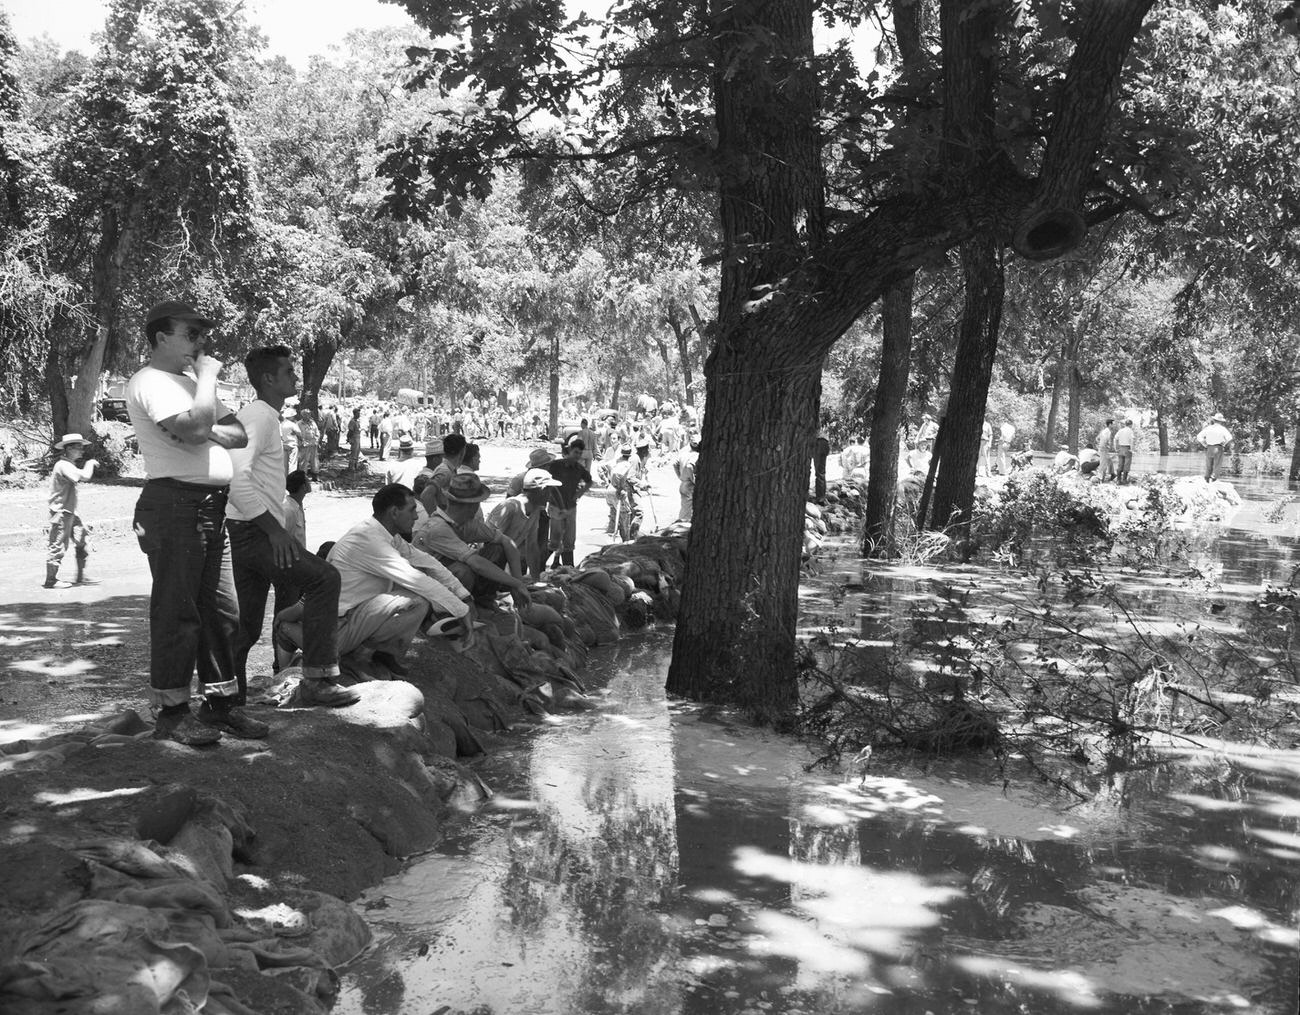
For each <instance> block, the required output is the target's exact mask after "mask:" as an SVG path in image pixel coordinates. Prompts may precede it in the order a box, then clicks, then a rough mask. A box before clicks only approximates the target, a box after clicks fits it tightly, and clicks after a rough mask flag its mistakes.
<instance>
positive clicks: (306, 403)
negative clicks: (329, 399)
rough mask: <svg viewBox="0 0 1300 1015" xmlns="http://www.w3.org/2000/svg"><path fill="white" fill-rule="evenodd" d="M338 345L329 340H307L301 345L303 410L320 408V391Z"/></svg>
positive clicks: (332, 363) (327, 375) (301, 399)
mask: <svg viewBox="0 0 1300 1015" xmlns="http://www.w3.org/2000/svg"><path fill="white" fill-rule="evenodd" d="M337 351H338V343H336V342H333V341H330V340H329V339H324V338H320V339H315V340H308V341H305V342H303V344H302V397H301V398H300V400H299V401H300V403H301V405H302V407H303V408H304V409H312V410H315V409H319V408H320V390H321V388H322V387H324V385H325V381H326V380H328V378H329V373H330V367H331V366H333V365H334V355H335V353H336V352H337Z"/></svg>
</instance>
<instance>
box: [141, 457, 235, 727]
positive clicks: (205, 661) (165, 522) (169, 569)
mask: <svg viewBox="0 0 1300 1015" xmlns="http://www.w3.org/2000/svg"><path fill="white" fill-rule="evenodd" d="M225 520H226V488H225V487H224V486H200V485H199V484H196V483H183V482H181V481H179V480H171V479H151V480H149V482H147V483H145V485H144V490H143V491H142V492H141V493H140V499H139V500H138V501H137V502H136V505H135V518H134V527H135V536H136V539H137V540H138V541H139V543H140V549H141V550H143V551H144V553H145V556H146V557H148V558H149V572H150V574H152V575H153V589H152V590H151V592H150V594H149V687H150V690H151V692H152V693H151V696H152V698H153V701H154V703H155V704H156V705H159V706H168V705H184V704H186V703H187V702H188V701H189V700H190V681H191V680H192V679H193V677H194V671H195V667H196V666H197V668H198V676H199V685H200V690H201V691H202V693H203V694H204V695H206V696H207V697H209V698H229V699H231V700H232V701H233V700H234V698H235V697H236V695H237V693H238V691H239V685H238V684H237V682H236V681H235V652H234V646H235V637H236V635H237V634H238V632H239V606H238V604H237V602H236V601H235V586H234V581H233V579H232V575H231V567H230V548H229V546H228V545H227V542H226V525H225Z"/></svg>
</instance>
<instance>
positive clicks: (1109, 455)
mask: <svg viewBox="0 0 1300 1015" xmlns="http://www.w3.org/2000/svg"><path fill="white" fill-rule="evenodd" d="M1114 425H1115V421H1114V420H1113V419H1108V420H1106V425H1105V426H1104V427H1102V428H1101V433H1099V434H1097V454H1099V455H1101V481H1102V482H1103V483H1104V482H1106V481H1107V480H1109V479H1114V478H1115V431H1114V430H1113V429H1111V428H1112V427H1113V426H1114Z"/></svg>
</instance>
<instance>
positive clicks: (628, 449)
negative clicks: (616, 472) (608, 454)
mask: <svg viewBox="0 0 1300 1015" xmlns="http://www.w3.org/2000/svg"><path fill="white" fill-rule="evenodd" d="M618 453H619V454H620V455H630V454H631V453H632V445H631V444H623V445H621V446H620V447H619V449H618Z"/></svg>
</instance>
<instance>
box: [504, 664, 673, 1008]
mask: <svg viewBox="0 0 1300 1015" xmlns="http://www.w3.org/2000/svg"><path fill="white" fill-rule="evenodd" d="M626 690H627V689H625V688H615V694H614V697H615V698H616V700H627V698H636V697H638V695H636V694H632V693H626V694H625V692H626ZM566 732H567V735H562V734H559V733H558V732H557V733H556V734H554V735H552V736H550V737H543V738H541V739H539V741H538V743H537V744H536V746H535V747H534V750H533V754H532V773H531V782H532V789H533V793H534V796H535V798H536V800H537V802H538V804H539V809H538V811H537V812H536V813H535V814H533V815H531V816H529V817H528V818H524V819H521V820H519V821H517V822H516V823H515V824H514V826H513V827H512V829H511V831H510V836H509V855H510V864H509V869H508V871H507V873H506V876H505V880H504V883H503V886H502V895H503V902H504V904H505V907H506V910H507V912H508V914H509V919H510V922H511V926H512V929H513V931H514V933H515V934H517V935H519V936H520V937H521V939H522V940H523V941H524V942H525V943H526V942H527V941H528V940H529V939H531V938H534V937H536V936H537V935H539V934H541V933H543V932H544V928H547V927H550V928H552V929H553V928H554V927H555V926H556V925H561V926H563V927H565V928H566V930H567V932H568V933H569V934H570V935H571V936H572V937H573V938H574V939H575V941H577V942H579V945H578V947H579V949H580V951H581V952H582V958H581V961H582V966H583V968H582V969H581V970H580V971H579V970H575V971H574V974H575V975H574V983H575V996H573V997H572V998H571V999H569V1001H568V1003H567V1005H564V1006H562V1007H566V1008H567V1009H568V1010H584V1011H586V1010H590V1011H607V1010H615V1011H617V1010H625V1009H626V1008H628V1007H629V1006H630V1007H633V1008H636V1009H637V1010H659V1009H661V1008H665V1007H666V1008H671V1004H669V1003H668V1001H669V999H668V998H667V997H666V996H661V997H659V998H657V999H656V998H655V997H654V995H655V993H659V994H661V995H663V994H667V993H670V992H674V991H675V990H676V989H677V988H676V987H675V986H674V985H672V984H671V983H665V982H663V980H664V978H663V977H658V976H653V975H651V974H652V973H653V972H654V971H655V970H656V969H657V968H659V967H661V966H662V965H663V964H664V963H665V962H666V961H669V960H671V959H672V958H673V955H674V954H675V944H674V939H673V936H672V934H671V933H670V932H669V931H668V930H666V929H665V927H664V925H663V923H662V922H661V920H660V918H659V916H658V915H657V914H658V912H660V911H662V909H663V907H664V905H665V903H667V902H669V901H670V899H671V898H672V897H673V895H674V893H675V891H676V884H677V872H678V854H677V824H676V815H675V810H674V802H673V764H672V743H671V732H670V729H669V723H668V715H667V710H666V706H665V705H664V703H663V701H662V697H661V696H660V698H659V700H658V702H657V704H656V703H653V702H652V703H650V704H649V705H648V706H646V707H644V708H641V709H638V710H637V712H636V714H635V715H633V716H627V715H615V716H595V717H593V720H592V724H591V726H590V727H589V728H587V729H582V730H576V731H572V732H568V731H566Z"/></svg>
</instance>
